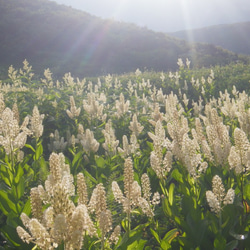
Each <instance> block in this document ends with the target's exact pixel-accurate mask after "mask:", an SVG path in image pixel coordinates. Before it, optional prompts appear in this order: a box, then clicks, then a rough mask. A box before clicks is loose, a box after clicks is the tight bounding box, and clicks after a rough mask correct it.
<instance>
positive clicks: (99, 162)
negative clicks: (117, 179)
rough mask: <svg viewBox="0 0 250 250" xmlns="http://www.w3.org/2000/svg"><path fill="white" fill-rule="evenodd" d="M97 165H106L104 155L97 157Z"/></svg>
mask: <svg viewBox="0 0 250 250" xmlns="http://www.w3.org/2000/svg"><path fill="white" fill-rule="evenodd" d="M95 162H96V165H97V167H99V168H104V167H105V160H104V159H103V158H102V157H98V158H96V159H95Z"/></svg>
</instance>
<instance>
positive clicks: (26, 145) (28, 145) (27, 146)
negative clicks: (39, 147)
mask: <svg viewBox="0 0 250 250" xmlns="http://www.w3.org/2000/svg"><path fill="white" fill-rule="evenodd" d="M25 147H26V148H30V149H31V150H32V151H33V152H34V153H35V152H36V150H35V149H34V148H33V147H32V146H31V145H30V144H25Z"/></svg>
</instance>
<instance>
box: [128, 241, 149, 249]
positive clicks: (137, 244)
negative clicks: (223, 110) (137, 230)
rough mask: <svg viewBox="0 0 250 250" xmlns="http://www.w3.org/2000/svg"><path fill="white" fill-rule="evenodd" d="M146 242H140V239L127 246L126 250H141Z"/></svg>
mask: <svg viewBox="0 0 250 250" xmlns="http://www.w3.org/2000/svg"><path fill="white" fill-rule="evenodd" d="M146 242H147V241H146V240H142V239H140V240H137V241H134V242H133V243H132V244H130V245H128V247H127V249H128V250H133V249H138V250H141V249H143V248H144V246H145V244H146Z"/></svg>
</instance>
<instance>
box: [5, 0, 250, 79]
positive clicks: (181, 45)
mask: <svg viewBox="0 0 250 250" xmlns="http://www.w3.org/2000/svg"><path fill="white" fill-rule="evenodd" d="M0 34H1V38H0V39H1V45H0V66H1V68H2V71H3V72H6V69H7V68H8V66H9V65H11V64H13V65H14V66H16V67H20V66H21V65H22V62H23V60H24V59H27V60H28V61H29V62H30V63H31V64H32V65H33V68H34V69H35V71H36V72H42V71H43V70H44V69H45V68H48V67H49V68H50V69H51V70H52V72H54V74H55V75H57V76H59V77H60V76H62V75H63V74H64V73H65V72H71V73H72V74H74V75H77V76H79V77H83V76H95V75H105V74H107V73H111V74H113V73H124V72H130V71H135V69H136V68H140V69H143V70H144V69H148V70H155V71H162V70H176V68H177V64H176V59H177V58H180V57H182V58H185V57H188V58H189V59H190V60H191V61H192V62H193V65H194V66H199V67H203V66H210V65H215V64H219V65H225V64H228V63H230V62H234V61H239V60H243V61H244V60H247V59H246V58H243V57H239V56H238V55H236V54H235V53H231V52H228V51H226V50H223V49H221V48H217V47H215V46H213V45H202V44H196V45H190V44H188V43H187V42H184V41H181V40H178V39H176V38H173V37H170V36H168V35H166V34H164V33H157V32H153V31H151V30H148V29H146V28H140V27H137V26H136V25H133V24H126V23H121V22H115V21H112V20H103V19H101V18H97V17H94V16H92V15H90V14H88V13H86V12H82V11H78V10H75V9H72V8H70V7H66V6H63V5H58V4H56V3H55V2H51V1H47V0H36V1H34V0H12V1H6V0H0Z"/></svg>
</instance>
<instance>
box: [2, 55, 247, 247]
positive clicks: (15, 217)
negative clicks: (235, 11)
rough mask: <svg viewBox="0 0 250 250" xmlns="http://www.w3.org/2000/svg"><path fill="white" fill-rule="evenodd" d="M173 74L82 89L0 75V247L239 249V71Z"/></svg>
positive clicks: (242, 148) (242, 86)
mask: <svg viewBox="0 0 250 250" xmlns="http://www.w3.org/2000/svg"><path fill="white" fill-rule="evenodd" d="M178 67H179V69H178V70H177V71H176V72H167V73H165V72H161V73H156V72H148V71H146V72H141V71H140V70H139V69H138V70H136V72H135V73H133V74H129V75H122V76H117V77H115V76H112V75H107V76H106V77H103V78H92V79H82V80H80V79H78V78H73V77H72V76H71V74H69V73H67V74H65V75H64V77H63V78H62V80H56V79H54V78H53V76H52V73H51V72H50V71H49V70H45V72H44V76H43V77H42V78H40V79H39V80H38V79H37V80H35V78H34V75H33V73H32V68H31V66H30V65H29V64H28V62H27V61H24V65H23V68H21V69H20V70H16V69H14V68H13V67H10V68H9V71H8V80H3V81H2V82H1V86H0V91H1V96H0V145H1V147H0V186H1V190H0V230H1V238H0V242H1V248H2V249H32V248H33V247H34V246H35V245H36V247H37V248H40V249H81V248H82V249H235V248H238V249H248V246H249V244H250V242H249V241H250V237H249V223H250V218H249V213H250V208H249V205H250V180H249V164H250V142H249V134H250V130H249V103H250V99H249V80H250V75H249V74H247V73H246V72H247V68H248V66H244V65H243V64H235V65H230V66H226V67H224V68H222V67H218V66H216V67H214V68H210V69H205V68H204V69H201V70H192V69H190V61H189V60H186V62H185V63H183V61H182V60H181V59H179V60H178ZM229 69H230V70H229ZM244 72H245V73H246V74H243V73H244ZM242 74H243V75H244V77H243V78H242ZM145 77H147V78H145ZM220 83H221V84H220ZM234 83H235V84H236V83H237V85H233V84H234ZM238 87H239V88H238Z"/></svg>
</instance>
